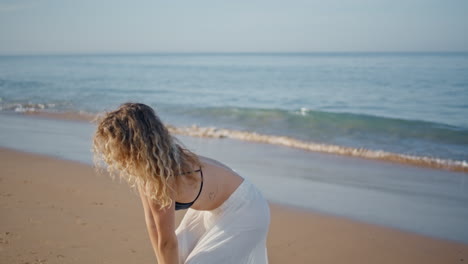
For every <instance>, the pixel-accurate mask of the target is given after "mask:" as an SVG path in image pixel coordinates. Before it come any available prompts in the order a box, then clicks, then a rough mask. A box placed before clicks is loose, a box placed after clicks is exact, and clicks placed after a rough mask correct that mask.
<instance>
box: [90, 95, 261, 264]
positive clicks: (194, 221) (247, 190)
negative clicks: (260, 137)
mask: <svg viewBox="0 0 468 264" xmlns="http://www.w3.org/2000/svg"><path fill="white" fill-rule="evenodd" d="M93 150H94V153H95V157H96V158H97V160H102V161H104V162H105V163H106V164H107V169H108V171H109V172H110V173H111V175H114V174H115V173H117V174H119V175H120V176H121V177H123V178H124V179H126V180H127V181H128V182H129V183H130V184H131V185H132V186H134V187H137V188H138V190H139V193H140V197H141V201H142V203H143V209H144V212H145V220H146V226H147V229H148V233H149V236H150V240H151V243H152V246H153V249H154V252H155V254H156V258H157V260H158V263H160V264H161V263H203V264H206V263H236V264H238V263H256V264H258V263H261V264H263V263H268V260H267V255H266V236H267V232H268V226H269V223H270V212H269V208H268V204H267V202H266V201H265V199H264V198H263V197H262V195H261V194H260V192H259V191H258V190H257V189H256V188H255V187H254V186H253V185H252V184H250V183H249V182H248V181H246V180H245V179H243V178H242V177H241V176H239V175H238V174H237V173H236V172H235V171H233V170H231V169H230V168H228V167H227V166H225V165H223V164H221V163H220V162H217V161H215V160H213V159H209V158H206V157H202V156H199V155H196V154H195V153H193V152H191V151H189V150H187V149H185V148H184V147H182V145H181V144H180V143H179V142H178V141H177V140H176V139H175V138H174V137H172V136H171V135H170V134H169V132H168V130H167V129H166V127H165V126H164V124H163V123H162V122H161V120H160V119H159V118H158V116H157V115H156V114H155V112H154V111H153V109H151V108H150V107H149V106H147V105H144V104H137V103H126V104H123V105H121V106H120V107H119V108H118V109H117V110H115V111H112V112H109V113H107V114H106V115H104V116H103V117H101V118H100V119H98V128H97V131H96V133H95V135H94V144H93ZM98 163H99V162H98ZM181 209H188V211H187V213H186V214H185V216H184V218H183V220H182V222H181V224H180V225H179V227H178V228H177V229H176V227H175V223H174V214H175V210H181Z"/></svg>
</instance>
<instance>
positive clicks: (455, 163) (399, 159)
mask: <svg viewBox="0 0 468 264" xmlns="http://www.w3.org/2000/svg"><path fill="white" fill-rule="evenodd" d="M15 114H22V115H26V116H37V117H40V118H50V119H59V120H70V121H83V122H91V121H92V120H93V119H95V118H96V117H97V116H99V115H100V114H92V113H77V112H48V111H37V110H35V111H25V112H21V113H15ZM166 126H167V128H168V130H169V131H170V132H171V133H173V134H174V135H182V136H190V137H198V138H215V139H225V138H229V139H235V140H240V141H245V142H253V143H262V144H269V145H275V146H283V147H288V148H293V149H299V150H304V151H309V152H314V153H321V154H326V155H337V156H343V157H353V158H360V159H365V160H370V161H372V160H374V161H382V162H388V163H394V164H402V165H408V166H415V167H420V168H429V169H435V170H446V171H453V172H462V173H468V162H467V161H465V160H463V161H461V160H450V159H442V158H437V157H429V156H414V155H408V154H401V153H394V152H388V151H382V150H372V149H366V148H354V147H346V146H339V145H331V144H324V143H318V142H311V141H302V140H298V139H295V138H291V137H288V136H277V135H269V134H259V133H256V132H249V131H241V130H231V129H224V128H216V127H199V126H196V125H192V126H184V127H177V126H173V125H171V124H166Z"/></svg>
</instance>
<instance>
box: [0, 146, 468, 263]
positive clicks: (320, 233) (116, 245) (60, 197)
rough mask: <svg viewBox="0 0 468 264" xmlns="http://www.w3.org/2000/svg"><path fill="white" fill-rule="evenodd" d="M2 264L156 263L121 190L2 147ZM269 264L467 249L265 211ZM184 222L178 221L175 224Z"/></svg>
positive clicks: (414, 258) (390, 258)
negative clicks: (268, 218) (268, 214)
mask: <svg viewBox="0 0 468 264" xmlns="http://www.w3.org/2000/svg"><path fill="white" fill-rule="evenodd" d="M0 171H1V173H0V215H1V218H0V263H22V264H23V263H31V264H32V263H154V262H155V257H154V256H153V252H152V250H151V248H150V242H149V238H148V235H147V233H146V228H145V223H144V217H143V210H142V208H141V205H140V201H139V199H138V196H137V195H136V193H134V192H133V191H131V190H130V189H129V188H128V186H127V185H126V184H125V183H119V181H113V180H111V179H110V178H109V177H105V176H104V175H96V174H95V172H94V170H93V168H92V167H90V166H89V165H86V164H81V163H77V162H72V161H65V160H59V159H55V158H51V157H48V156H42V155H37V154H28V153H22V152H17V151H13V150H9V149H4V148H0ZM271 208H272V222H271V227H270V232H269V237H268V250H269V258H270V263H441V264H442V263H464V262H466V261H468V244H462V243H457V242H451V241H446V240H440V239H434V238H429V237H425V236H421V235H417V234H413V233H407V232H402V231H399V230H395V229H391V228H387V227H381V226H376V225H371V224H366V223H361V222H357V221H353V220H348V219H344V218H339V217H334V216H329V215H324V214H318V213H313V212H308V211H303V210H298V209H294V208H291V207H285V206H280V205H277V204H271ZM181 217H182V215H180V214H179V215H178V221H180V219H181Z"/></svg>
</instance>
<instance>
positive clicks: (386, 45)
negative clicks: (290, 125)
mask: <svg viewBox="0 0 468 264" xmlns="http://www.w3.org/2000/svg"><path fill="white" fill-rule="evenodd" d="M325 51H468V1H467V0H282V1H278V0H230V1H227V0H185V1H183V0H164V1H162V0H0V54H22V53H96V52H106V53H114V52H325Z"/></svg>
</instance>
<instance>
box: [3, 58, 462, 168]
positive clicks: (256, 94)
mask: <svg viewBox="0 0 468 264" xmlns="http://www.w3.org/2000/svg"><path fill="white" fill-rule="evenodd" d="M127 101H132V102H142V103H146V104H149V105H151V106H152V107H154V108H155V109H156V111H157V112H158V113H159V115H160V116H161V118H162V119H163V121H164V122H166V123H168V124H170V125H172V126H174V127H175V128H176V129H177V128H185V130H184V131H186V134H190V133H194V132H193V130H197V131H199V130H200V129H205V130H206V128H209V131H215V132H217V131H218V132H219V131H221V132H222V137H233V138H238V139H245V140H252V135H254V137H253V138H258V140H256V141H258V142H263V143H270V144H280V145H285V146H292V147H297V148H303V149H306V150H319V151H322V152H328V153H332V154H343V153H344V154H345V155H354V154H352V153H358V154H359V153H361V154H359V155H357V156H360V157H364V158H375V157H376V156H379V155H380V156H382V155H383V156H384V157H383V158H382V159H390V160H401V159H403V160H405V158H408V157H409V161H408V160H406V161H405V162H409V163H418V162H415V160H416V161H423V163H424V162H426V161H427V162H426V163H424V164H426V165H427V164H429V165H430V164H434V163H436V164H438V165H436V166H435V167H448V168H455V169H457V170H461V171H466V170H467V169H468V163H467V161H468V118H467V117H468V53H273V54H266V53H232V54H210V53H206V54H93V55H51V56H47V55H40V56H39V55H38V56H0V112H25V111H49V112H74V113H78V114H79V113H99V112H102V111H107V110H112V109H114V108H116V107H117V106H118V105H120V104H121V103H124V102H127ZM194 125H195V126H194ZM191 130H192V131H191ZM181 131H182V130H181ZM187 131H188V132H187ZM239 131H240V132H242V133H244V135H246V136H242V137H239V136H236V135H238V134H239V133H237V132H239ZM195 133H198V132H196V131H195ZM218 134H219V133H218ZM265 138H266V139H265ZM269 139H271V140H269ZM253 141H255V140H253ZM285 142H286V143H285ZM291 142H292V143H291ZM298 142H299V143H298ZM293 143H294V144H293ZM364 152H365V153H364ZM350 153H351V154H350ZM362 153H364V154H362ZM382 153H383V154H382ZM388 157H393V158H388ZM424 164H423V165H424Z"/></svg>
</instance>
